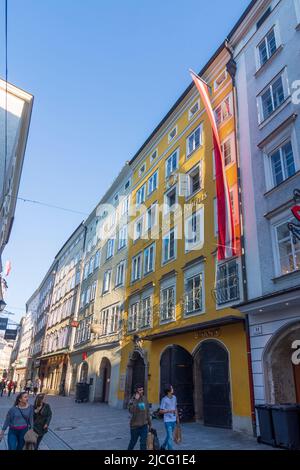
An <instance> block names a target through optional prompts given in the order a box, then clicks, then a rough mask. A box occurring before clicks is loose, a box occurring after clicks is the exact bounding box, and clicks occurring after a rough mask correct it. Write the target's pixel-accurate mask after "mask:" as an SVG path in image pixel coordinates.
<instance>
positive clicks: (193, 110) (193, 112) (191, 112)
mask: <svg viewBox="0 0 300 470" xmlns="http://www.w3.org/2000/svg"><path fill="white" fill-rule="evenodd" d="M199 110H200V100H197V101H196V103H194V104H193V105H192V106H191V107H190V109H189V120H191V119H193V117H194V116H196V114H197V113H198V111H199Z"/></svg>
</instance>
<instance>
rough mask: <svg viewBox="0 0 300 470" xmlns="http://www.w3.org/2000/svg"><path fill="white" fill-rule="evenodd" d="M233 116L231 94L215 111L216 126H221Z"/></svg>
mask: <svg viewBox="0 0 300 470" xmlns="http://www.w3.org/2000/svg"><path fill="white" fill-rule="evenodd" d="M232 115H233V103H232V94H231V93H230V94H229V95H228V96H226V98H225V99H224V100H223V101H222V103H221V104H220V105H219V106H218V107H217V108H216V109H215V117H216V123H217V126H220V125H221V124H223V122H224V121H226V120H227V119H229V118H230V117H231V116H232Z"/></svg>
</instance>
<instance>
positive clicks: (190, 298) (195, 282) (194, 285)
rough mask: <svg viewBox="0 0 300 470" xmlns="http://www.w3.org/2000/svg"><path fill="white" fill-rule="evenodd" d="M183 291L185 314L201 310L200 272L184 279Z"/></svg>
mask: <svg viewBox="0 0 300 470" xmlns="http://www.w3.org/2000/svg"><path fill="white" fill-rule="evenodd" d="M184 293H185V298H184V314H185V315H191V314H193V313H195V312H197V311H199V310H202V308H203V305H202V303H203V302H202V273H198V274H195V275H194V276H191V277H188V278H187V279H186V280H185V286H184Z"/></svg>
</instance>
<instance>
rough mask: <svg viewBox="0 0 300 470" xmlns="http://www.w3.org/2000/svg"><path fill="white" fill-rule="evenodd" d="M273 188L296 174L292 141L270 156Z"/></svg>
mask: <svg viewBox="0 0 300 470" xmlns="http://www.w3.org/2000/svg"><path fill="white" fill-rule="evenodd" d="M269 159H270V164H271V169H272V178H273V186H278V185H279V184H280V183H282V182H283V181H284V180H286V179H287V178H289V177H290V176H293V175H294V174H295V173H296V167H295V159H294V154H293V147H292V143H291V141H290V140H288V141H287V142H285V143H284V144H282V145H281V146H280V147H278V148H277V149H276V150H275V151H273V152H272V153H271V154H270V155H269Z"/></svg>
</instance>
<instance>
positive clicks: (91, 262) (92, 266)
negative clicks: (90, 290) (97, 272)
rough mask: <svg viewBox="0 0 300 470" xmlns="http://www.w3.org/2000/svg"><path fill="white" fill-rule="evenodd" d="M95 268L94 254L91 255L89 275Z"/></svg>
mask: <svg viewBox="0 0 300 470" xmlns="http://www.w3.org/2000/svg"><path fill="white" fill-rule="evenodd" d="M93 270H94V256H92V257H91V259H90V262H89V273H88V274H89V275H90V274H92V272H93Z"/></svg>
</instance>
